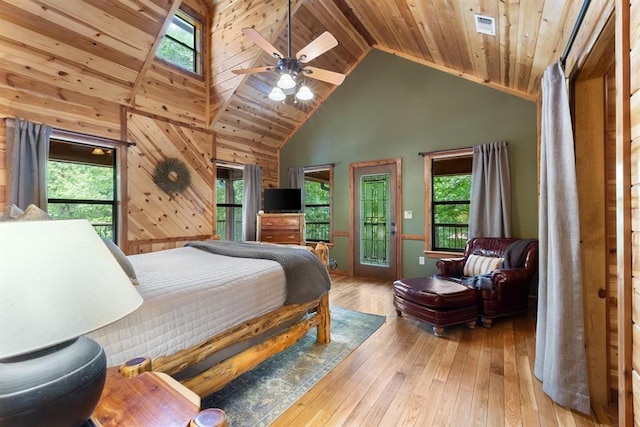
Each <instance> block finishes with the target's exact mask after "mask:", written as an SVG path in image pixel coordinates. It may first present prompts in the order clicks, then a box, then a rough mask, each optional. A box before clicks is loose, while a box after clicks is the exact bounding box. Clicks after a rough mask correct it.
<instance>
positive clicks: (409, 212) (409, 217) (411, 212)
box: [404, 211, 413, 219]
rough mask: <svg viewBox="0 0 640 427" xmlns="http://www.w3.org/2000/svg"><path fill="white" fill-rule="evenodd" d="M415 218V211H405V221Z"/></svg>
mask: <svg viewBox="0 0 640 427" xmlns="http://www.w3.org/2000/svg"><path fill="white" fill-rule="evenodd" d="M411 218H413V211H404V219H411Z"/></svg>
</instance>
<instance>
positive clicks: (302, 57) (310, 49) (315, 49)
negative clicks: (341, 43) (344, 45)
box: [296, 31, 338, 63]
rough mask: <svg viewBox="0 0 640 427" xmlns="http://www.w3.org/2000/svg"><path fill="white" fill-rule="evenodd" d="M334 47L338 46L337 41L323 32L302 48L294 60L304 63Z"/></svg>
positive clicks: (327, 32)
mask: <svg viewBox="0 0 640 427" xmlns="http://www.w3.org/2000/svg"><path fill="white" fill-rule="evenodd" d="M336 46H338V40H336V38H335V37H333V35H332V34H331V33H330V32H329V31H325V32H324V33H322V34H320V36H319V37H318V38H316V39H315V40H314V41H312V42H311V43H309V44H308V45H306V46H305V47H303V48H302V49H301V50H300V52H298V53H297V54H296V58H297V59H298V60H299V61H300V62H302V63H306V62H309V61H311V60H312V59H314V58H317V57H318V56H320V55H322V54H323V53H325V52H326V51H328V50H329V49H333V48H334V47H336Z"/></svg>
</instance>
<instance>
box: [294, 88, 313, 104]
mask: <svg viewBox="0 0 640 427" xmlns="http://www.w3.org/2000/svg"><path fill="white" fill-rule="evenodd" d="M296 98H298V99H300V100H302V101H308V100H310V99H312V98H313V92H311V89H309V86H307V85H303V86H302V87H301V88H300V89H299V90H298V93H296Z"/></svg>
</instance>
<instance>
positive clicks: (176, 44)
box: [156, 10, 202, 74]
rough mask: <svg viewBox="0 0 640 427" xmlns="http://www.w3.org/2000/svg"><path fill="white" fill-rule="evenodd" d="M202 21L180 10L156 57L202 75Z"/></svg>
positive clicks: (174, 17) (172, 21)
mask: <svg viewBox="0 0 640 427" xmlns="http://www.w3.org/2000/svg"><path fill="white" fill-rule="evenodd" d="M201 32H202V24H201V21H200V20H198V19H196V18H194V17H193V16H191V15H190V14H187V13H186V12H185V11H183V10H178V11H177V12H176V14H175V15H174V16H173V19H172V20H171V25H169V28H168V29H167V33H166V34H165V36H164V37H163V38H162V41H161V42H160V46H158V51H157V52H156V56H157V57H158V58H161V59H163V60H165V61H167V62H170V63H172V64H174V65H177V66H178V67H180V68H183V69H185V70H188V71H191V72H193V73H196V74H202V71H201V70H202V66H201V61H202V58H201V54H200V52H202V48H201V45H202V42H201V38H202V36H201Z"/></svg>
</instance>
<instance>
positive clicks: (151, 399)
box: [92, 367, 200, 427]
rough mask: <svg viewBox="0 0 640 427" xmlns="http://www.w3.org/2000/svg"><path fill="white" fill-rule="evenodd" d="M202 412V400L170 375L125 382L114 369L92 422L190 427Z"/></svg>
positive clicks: (106, 426)
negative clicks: (192, 420)
mask: <svg viewBox="0 0 640 427" xmlns="http://www.w3.org/2000/svg"><path fill="white" fill-rule="evenodd" d="M199 412H200V397H199V396H198V395H197V394H195V393H194V392H192V391H191V390H189V389H188V388H186V387H185V386H183V385H182V384H180V383H179V382H178V381H176V380H174V379H173V378H171V377H170V376H169V375H166V374H163V373H160V372H144V373H142V374H140V375H138V376H136V377H132V378H126V377H123V376H122V375H120V373H119V372H118V367H113V368H109V369H107V379H106V383H105V387H104V390H103V391H102V397H101V398H100V402H99V403H98V407H97V408H96V410H95V411H94V414H93V417H92V418H93V421H94V423H95V424H96V425H97V426H98V427H115V426H139V427H173V426H175V427H187V426H189V423H190V421H191V419H192V418H194V417H195V416H196V415H197V414H198V413H199Z"/></svg>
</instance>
